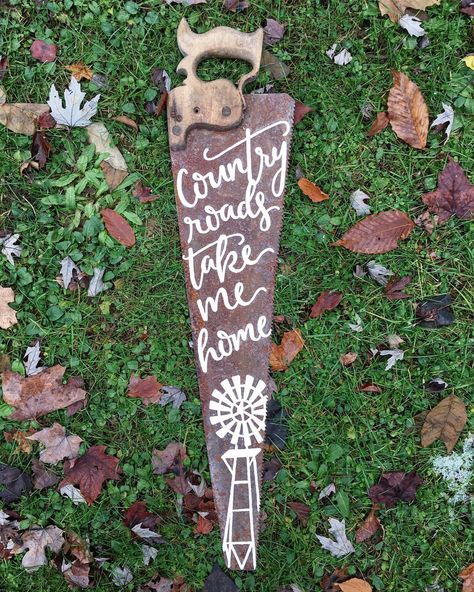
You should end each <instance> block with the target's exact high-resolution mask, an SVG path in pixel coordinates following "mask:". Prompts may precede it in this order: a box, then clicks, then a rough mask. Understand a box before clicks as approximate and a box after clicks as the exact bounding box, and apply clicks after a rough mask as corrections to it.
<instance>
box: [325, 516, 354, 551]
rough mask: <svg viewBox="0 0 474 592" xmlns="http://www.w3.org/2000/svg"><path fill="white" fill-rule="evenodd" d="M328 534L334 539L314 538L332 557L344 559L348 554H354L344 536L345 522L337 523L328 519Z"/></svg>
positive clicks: (350, 544) (333, 519) (332, 519)
mask: <svg viewBox="0 0 474 592" xmlns="http://www.w3.org/2000/svg"><path fill="white" fill-rule="evenodd" d="M329 524H330V528H329V532H330V534H332V535H333V536H334V539H329V538H327V537H324V536H321V535H319V534H317V535H316V538H317V539H318V541H319V542H320V543H321V546H322V548H323V549H326V550H327V551H329V552H330V553H331V555H332V556H333V557H344V556H345V555H349V553H354V550H355V549H354V547H353V546H352V543H351V542H350V541H349V539H348V538H347V535H346V525H345V521H344V520H342V522H341V521H339V520H337V519H336V518H329Z"/></svg>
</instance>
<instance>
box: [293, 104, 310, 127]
mask: <svg viewBox="0 0 474 592" xmlns="http://www.w3.org/2000/svg"><path fill="white" fill-rule="evenodd" d="M311 111H313V108H312V107H308V105H304V104H303V103H300V101H295V112H294V114H293V125H296V124H298V123H299V122H300V121H301V120H302V119H303V117H305V115H308V113H311Z"/></svg>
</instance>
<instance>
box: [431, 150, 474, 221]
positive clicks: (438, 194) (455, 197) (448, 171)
mask: <svg viewBox="0 0 474 592" xmlns="http://www.w3.org/2000/svg"><path fill="white" fill-rule="evenodd" d="M422 199H423V203H424V204H425V205H427V206H428V211H429V212H431V213H433V214H435V215H437V216H438V224H443V223H445V222H447V221H448V220H449V218H451V216H457V217H458V218H461V219H463V220H470V219H471V218H472V217H473V215H474V185H473V184H472V183H470V182H469V180H468V178H467V177H466V175H465V173H464V171H463V169H462V168H461V166H460V165H459V164H458V163H457V162H455V161H454V160H453V159H452V158H451V157H450V158H449V162H448V164H447V166H446V168H445V169H444V170H443V171H441V173H440V174H439V176H438V188H437V189H436V191H432V192H431V193H425V195H423V197H422Z"/></svg>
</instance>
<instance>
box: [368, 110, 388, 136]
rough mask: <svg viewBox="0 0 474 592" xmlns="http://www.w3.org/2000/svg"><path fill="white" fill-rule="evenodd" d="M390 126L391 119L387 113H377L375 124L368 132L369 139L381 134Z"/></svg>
mask: <svg viewBox="0 0 474 592" xmlns="http://www.w3.org/2000/svg"><path fill="white" fill-rule="evenodd" d="M388 124H389V119H388V115H387V114H386V113H385V111H382V113H377V117H376V118H375V121H374V123H373V124H372V125H371V126H370V129H369V131H368V132H367V137H368V138H371V137H372V136H375V135H376V134H379V133H380V132H381V131H383V130H384V129H385V128H386V127H387V125H388Z"/></svg>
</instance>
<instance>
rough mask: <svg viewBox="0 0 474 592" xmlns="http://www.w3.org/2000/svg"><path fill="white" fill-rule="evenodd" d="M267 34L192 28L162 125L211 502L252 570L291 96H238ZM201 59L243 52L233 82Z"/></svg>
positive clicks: (230, 561)
mask: <svg viewBox="0 0 474 592" xmlns="http://www.w3.org/2000/svg"><path fill="white" fill-rule="evenodd" d="M262 44H263V31H262V29H258V30H257V31H255V32H253V33H241V32H239V31H236V30H234V29H230V28H228V27H217V28H215V29H212V30H210V31H207V32H206V33H202V34H197V33H194V32H192V31H191V29H190V27H189V25H188V24H187V23H186V21H185V20H184V19H183V21H182V22H181V24H180V26H179V28H178V45H179V48H180V50H181V52H182V53H183V56H184V59H183V60H182V61H181V62H180V65H179V66H178V72H179V73H180V74H183V75H185V76H186V79H185V83H184V85H182V86H178V87H176V88H175V89H173V90H171V91H170V93H169V97H168V105H169V110H168V134H169V144H170V154H171V164H172V171H173V177H174V182H175V195H176V209H177V215H178V224H179V233H180V240H181V250H182V258H183V266H184V272H185V280H186V292H187V297H188V305H189V312H190V320H191V327H192V333H193V342H194V344H195V347H194V351H195V357H196V368H197V375H198V379H199V392H200V398H201V405H202V412H203V422H204V430H205V434H206V446H207V452H208V457H209V469H210V473H211V480H212V488H213V493H214V501H215V505H216V511H217V515H218V517H219V524H220V530H221V537H222V550H223V554H224V558H225V561H226V564H227V567H229V568H230V569H236V570H254V569H256V567H257V542H258V534H259V521H260V488H261V480H262V467H263V453H262V446H263V442H264V439H265V425H266V424H265V422H266V407H267V399H268V393H269V392H270V389H269V387H268V383H269V356H270V348H271V328H272V318H273V293H274V286H275V271H276V267H277V257H278V247H279V236H280V230H281V224H282V213H283V193H284V186H285V180H286V173H287V164H288V163H287V161H288V153H289V148H290V141H291V131H292V126H293V116H294V106H295V102H294V100H293V99H292V98H291V97H289V96H288V95H286V94H265V95H248V94H247V95H244V94H243V89H244V85H245V84H246V83H247V82H248V81H250V80H251V79H253V78H255V76H256V75H257V74H258V70H259V67H260V58H261V53H262ZM207 57H222V58H234V59H236V58H237V59H242V60H244V61H246V62H248V63H250V66H251V70H250V71H249V72H248V73H247V74H245V75H244V76H242V77H241V79H240V81H239V83H238V85H237V86H235V85H234V84H233V83H232V82H230V81H229V80H226V79H219V80H212V81H203V80H201V79H199V77H198V76H197V67H198V65H199V63H200V62H201V61H202V60H203V59H206V58H207Z"/></svg>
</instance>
